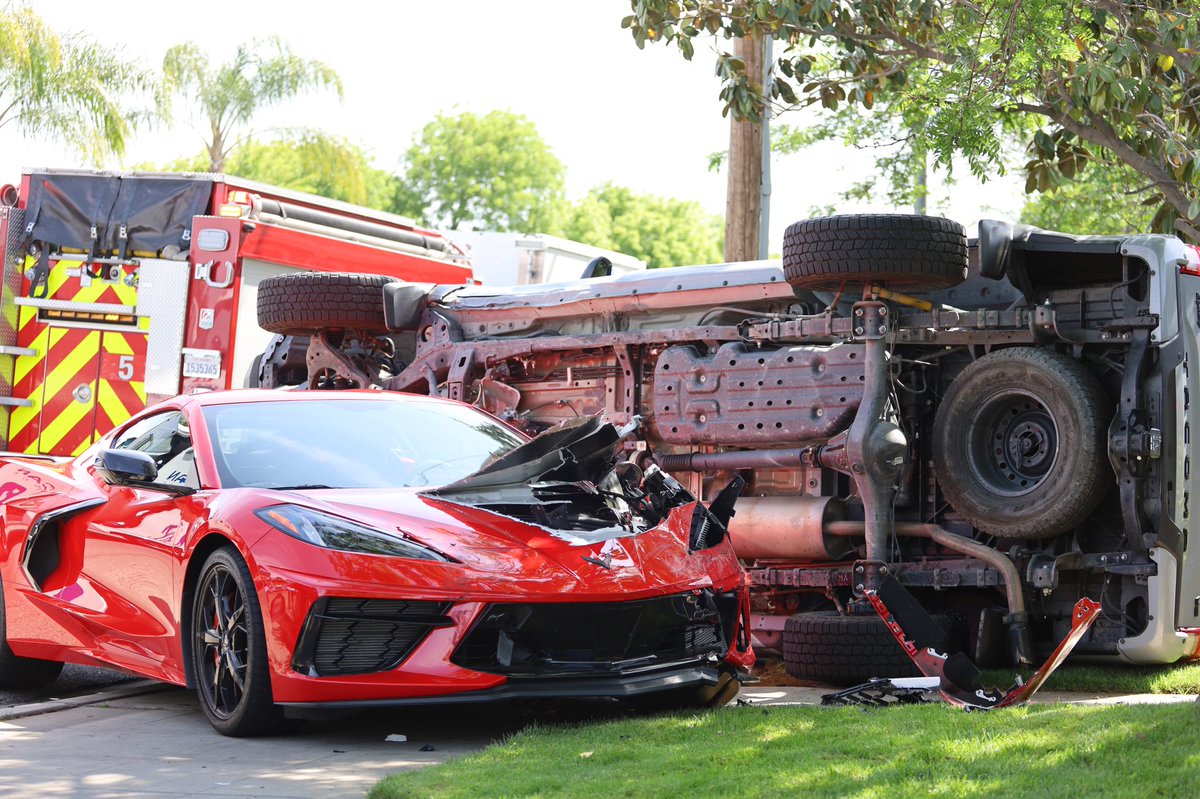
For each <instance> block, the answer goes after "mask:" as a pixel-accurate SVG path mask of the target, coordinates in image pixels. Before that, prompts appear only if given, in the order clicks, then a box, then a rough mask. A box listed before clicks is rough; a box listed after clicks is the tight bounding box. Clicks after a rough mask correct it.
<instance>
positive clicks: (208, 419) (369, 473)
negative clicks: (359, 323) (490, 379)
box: [204, 399, 525, 489]
mask: <svg viewBox="0 0 1200 799" xmlns="http://www.w3.org/2000/svg"><path fill="white" fill-rule="evenodd" d="M204 421H205V423H206V424H207V426H208V433H209V437H210V438H211V439H212V441H213V446H214V449H215V452H214V453H213V456H214V459H215V460H216V464H217V471H218V472H219V473H220V478H221V485H222V486H224V487H226V488H233V487H238V486H257V487H262V488H282V489H289V488H290V489H304V488H397V487H421V486H438V485H445V484H446V483H452V482H454V481H455V480H460V479H462V478H463V477H466V476H467V475H470V474H473V473H474V472H476V471H478V470H479V469H481V468H482V467H483V466H484V465H486V464H487V463H489V462H490V461H491V460H493V459H495V458H497V457H499V456H500V455H503V454H504V453H506V452H508V451H509V450H511V449H513V448H514V447H517V446H520V445H521V444H523V443H524V442H525V439H524V438H522V437H521V436H520V435H519V434H518V433H515V432H514V431H512V430H511V429H509V428H508V427H505V426H504V425H503V424H501V423H499V422H497V421H496V420H495V419H493V418H492V417H490V416H488V415H487V414H485V413H482V412H480V411H477V410H475V409H474V408H470V407H466V406H463V405H455V404H452V403H449V402H447V403H439V402H402V401H396V400H386V399H380V400H362V399H353V400H351V399H344V400H339V399H329V400H301V401H287V400H280V401H273V402H248V403H239V404H231V405H210V406H208V407H206V408H205V409H204Z"/></svg>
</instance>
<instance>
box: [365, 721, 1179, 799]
mask: <svg viewBox="0 0 1200 799" xmlns="http://www.w3.org/2000/svg"><path fill="white" fill-rule="evenodd" d="M1198 727H1200V705H1198V704H1196V703H1186V704H1180V705H1158V706H1152V705H1151V706H1147V705H1143V706H1106V707H1094V706H1093V707H1081V706H1072V705H1041V706H1032V707H1021V708H1013V709H1008V710H1003V711H996V712H991V713H965V712H963V711H961V710H957V709H954V708H950V707H947V706H944V705H927V706H916V707H912V706H910V707H894V708H888V709H884V710H872V711H868V710H863V709H859V708H822V707H811V706H810V707H775V708H763V707H757V708H753V707H737V708H727V709H725V710H721V711H717V712H714V713H709V714H703V715H691V714H679V715H667V716H657V717H647V718H638V719H632V720H621V721H611V722H605V723H601V724H593V725H585V726H571V727H559V728H533V729H529V730H526V731H524V732H521V733H518V734H516V735H514V736H513V737H511V738H509V739H508V740H506V741H504V742H502V743H498V744H495V745H493V746H491V747H489V748H488V749H486V750H485V751H483V752H482V753H480V754H478V755H474V756H470V757H465V758H461V759H459V760H454V761H451V762H449V763H446V764H445V765H442V766H437V767H432V768H429V769H424V770H421V771H414V772H409V773H406V774H399V775H393V776H391V777H388V778H386V779H385V780H383V781H382V782H380V783H379V784H378V785H376V786H375V788H374V789H373V790H372V791H371V793H370V799H402V798H406V799H407V798H411V799H416V797H421V799H426V798H427V797H428V798H429V799H450V798H451V797H464V799H465V798H466V797H570V799H588V798H589V797H639V798H640V797H664V798H668V797H669V799H677V798H679V799H683V798H685V797H720V799H734V798H735V797H747V798H748V799H749V798H751V797H754V798H756V799H757V797H788V799H795V797H805V798H806V799H807V797H825V796H838V797H862V798H863V799H867V798H868V797H870V798H872V799H874V798H878V799H885V798H888V799H890V798H891V797H898V798H901V799H907V797H927V796H932V797H947V799H959V798H960V797H988V799H991V797H1021V799H1036V798H1037V797H1055V798H1058V797H1083V798H1086V797H1094V796H1103V797H1106V798H1107V797H1131V798H1132V797H1136V799H1147V797H1181V796H1191V795H1194V793H1195V790H1196V780H1197V775H1198V774H1200V748H1198V747H1197V746H1196V730H1197V728H1198Z"/></svg>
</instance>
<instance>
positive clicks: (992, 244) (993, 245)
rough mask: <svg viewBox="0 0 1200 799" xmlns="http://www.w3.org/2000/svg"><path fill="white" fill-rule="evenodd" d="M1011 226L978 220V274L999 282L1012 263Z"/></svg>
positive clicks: (990, 220)
mask: <svg viewBox="0 0 1200 799" xmlns="http://www.w3.org/2000/svg"><path fill="white" fill-rule="evenodd" d="M1012 242H1013V226H1012V225H1010V224H1009V223H1007V222H997V221H996V220H994V219H981V220H979V274H980V276H981V277H986V278H990V279H991V280H999V279H1000V278H1002V277H1004V273H1005V272H1006V271H1008V265H1009V263H1010V262H1011V261H1012Z"/></svg>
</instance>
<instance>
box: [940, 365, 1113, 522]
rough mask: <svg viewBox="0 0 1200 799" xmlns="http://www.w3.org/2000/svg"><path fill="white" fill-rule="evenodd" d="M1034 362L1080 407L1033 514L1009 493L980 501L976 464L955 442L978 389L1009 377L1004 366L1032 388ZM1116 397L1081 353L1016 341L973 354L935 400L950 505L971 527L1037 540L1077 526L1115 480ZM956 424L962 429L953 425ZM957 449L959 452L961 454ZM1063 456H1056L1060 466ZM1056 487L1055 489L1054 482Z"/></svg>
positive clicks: (944, 483)
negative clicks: (1112, 426)
mask: <svg viewBox="0 0 1200 799" xmlns="http://www.w3.org/2000/svg"><path fill="white" fill-rule="evenodd" d="M1029 369H1036V370H1038V371H1040V372H1041V373H1042V374H1043V375H1044V376H1045V377H1046V378H1048V379H1050V380H1056V381H1058V383H1059V385H1060V390H1061V393H1062V397H1063V398H1064V399H1065V400H1066V401H1067V402H1069V403H1070V404H1071V405H1072V406H1074V409H1075V410H1076V412H1077V413H1078V414H1079V419H1080V425H1079V426H1080V428H1081V433H1082V434H1081V435H1079V436H1069V437H1068V436H1061V435H1060V442H1063V441H1065V443H1066V445H1067V446H1068V447H1069V448H1070V449H1069V450H1068V453H1069V455H1070V456H1071V457H1073V458H1075V459H1076V460H1075V465H1074V466H1071V467H1066V468H1065V469H1064V472H1063V474H1062V475H1061V478H1062V479H1060V480H1057V481H1049V480H1048V481H1047V483H1046V484H1044V485H1043V486H1039V489H1038V491H1039V492H1043V493H1044V494H1045V496H1044V500H1045V501H1044V502H1042V503H1041V504H1040V506H1039V509H1038V511H1037V513H1036V514H1034V515H1031V516H1030V517H1020V516H1017V515H1016V514H1015V513H1014V511H1013V508H1014V505H1013V503H1012V502H1011V500H1010V499H1009V498H1007V497H996V500H995V502H994V503H991V504H986V503H982V502H980V501H978V500H976V499H975V498H973V497H972V496H971V491H972V487H971V485H970V483H968V480H970V479H971V472H970V469H969V467H967V466H966V465H965V463H960V462H958V460H959V458H960V457H962V454H961V452H960V451H959V449H958V447H960V446H961V445H962V443H963V439H964V436H963V435H962V434H961V429H959V428H960V427H961V425H960V423H959V422H958V421H956V419H957V418H961V417H960V416H959V414H961V413H965V412H968V411H969V410H970V409H972V408H974V407H975V406H976V405H977V403H978V401H979V399H980V397H979V396H978V394H977V393H976V392H978V391H981V390H985V391H988V392H992V391H994V390H995V387H996V386H997V385H998V384H999V382H1000V381H1001V380H1003V379H1005V377H1004V374H1005V372H1006V370H1014V371H1012V374H1010V375H1009V376H1008V378H1007V379H1009V380H1010V381H1011V383H1012V384H1013V385H1014V386H1018V385H1019V386H1021V387H1024V388H1028V386H1029V385H1030V381H1029V379H1028V378H1027V377H1026V375H1027V374H1028V372H1027V371H1026V370H1029ZM1112 412H1113V408H1112V403H1111V402H1110V401H1109V400H1108V399H1107V397H1106V396H1105V393H1104V389H1103V387H1102V386H1101V385H1100V381H1099V380H1097V379H1096V377H1095V376H1094V375H1092V373H1091V372H1089V371H1088V370H1087V368H1086V367H1084V366H1083V364H1081V363H1080V362H1079V361H1077V360H1076V359H1075V358H1072V357H1071V356H1069V355H1065V354H1063V353H1060V352H1056V351H1054V350H1049V349H1043V348H1038V347H1013V348H1010V349H1004V350H998V351H995V352H992V353H989V354H988V355H985V356H983V357H982V358H979V359H978V360H976V361H973V362H972V363H971V364H969V365H968V366H966V367H965V368H964V369H963V370H962V372H960V373H959V374H958V376H957V377H955V379H954V381H953V382H952V383H951V384H950V388H949V389H948V390H947V391H946V394H945V396H944V397H943V398H942V402H941V404H940V405H939V407H938V412H937V417H936V419H935V421H934V433H933V461H934V468H935V470H936V474H937V479H938V483H939V485H940V486H941V488H942V493H944V494H945V496H946V499H947V500H948V501H949V502H950V505H951V506H952V507H953V508H954V510H955V511H957V512H958V514H959V515H960V516H962V517H963V518H964V519H965V520H966V521H967V522H969V523H970V524H971V526H972V527H975V528H976V529H978V530H980V531H982V532H984V533H987V534H988V535H994V536H997V537H1000V538H1009V539H1016V540H1034V539H1041V538H1047V537H1049V536H1053V535H1058V534H1061V533H1065V532H1067V531H1069V530H1073V529H1075V528H1076V527H1078V526H1079V525H1080V524H1083V522H1084V521H1085V520H1086V519H1087V517H1088V516H1089V515H1090V514H1091V513H1092V511H1094V510H1095V509H1096V506H1097V505H1099V504H1100V501H1101V500H1102V499H1103V498H1104V496H1105V494H1107V493H1108V491H1109V490H1110V488H1111V487H1112V483H1113V481H1112V472H1111V469H1110V467H1109V464H1108V456H1107V452H1108V420H1109V418H1110V417H1111V416H1112ZM956 430H957V432H956ZM956 453H957V454H956ZM1060 465H1061V464H1060V463H1056V464H1055V466H1054V468H1055V469H1056V470H1057V469H1059V467H1060ZM1056 489H1057V490H1056Z"/></svg>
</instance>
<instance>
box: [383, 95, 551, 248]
mask: <svg viewBox="0 0 1200 799" xmlns="http://www.w3.org/2000/svg"><path fill="white" fill-rule="evenodd" d="M563 172H564V169H563V165H562V162H560V161H559V160H558V158H556V157H555V156H554V153H552V152H551V151H550V148H549V147H548V146H547V145H546V142H545V141H544V140H543V139H542V137H541V135H540V134H538V132H537V129H536V128H535V127H534V125H533V123H532V122H530V121H529V120H528V119H526V118H525V117H524V116H521V115H519V114H512V113H509V112H507V111H492V112H490V113H488V114H484V115H482V116H481V115H479V114H473V113H470V112H465V113H461V114H456V115H454V116H446V115H443V114H438V116H437V117H436V118H435V119H434V120H433V121H432V122H430V123H429V124H428V125H426V126H425V128H424V129H423V130H422V131H421V133H420V134H419V135H418V136H417V137H416V138H415V140H414V141H413V144H412V146H411V147H410V148H409V149H408V152H406V153H405V155H404V159H403V175H402V178H401V183H400V187H399V189H398V190H397V192H396V201H395V206H394V209H393V210H395V211H397V212H398V213H402V214H405V215H408V216H412V217H415V218H417V219H420V220H421V221H423V222H424V223H425V224H428V225H431V226H434V227H441V228H447V229H451V230H455V229H458V228H459V227H460V226H462V225H469V226H471V227H473V228H476V229H488V230H511V231H518V232H523V233H535V232H546V231H548V230H551V229H553V228H555V227H556V226H557V225H558V224H559V223H558V215H559V214H560V213H561V209H562V187H563Z"/></svg>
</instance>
